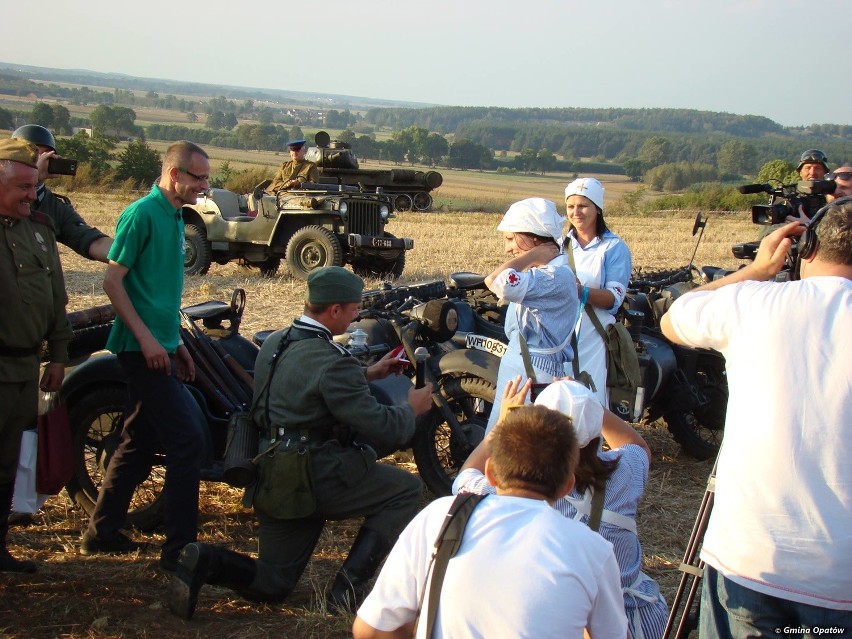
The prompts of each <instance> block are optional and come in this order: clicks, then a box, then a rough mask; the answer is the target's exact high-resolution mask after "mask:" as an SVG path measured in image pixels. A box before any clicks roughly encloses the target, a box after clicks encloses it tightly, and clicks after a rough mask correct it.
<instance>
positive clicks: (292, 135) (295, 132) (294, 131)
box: [287, 125, 305, 140]
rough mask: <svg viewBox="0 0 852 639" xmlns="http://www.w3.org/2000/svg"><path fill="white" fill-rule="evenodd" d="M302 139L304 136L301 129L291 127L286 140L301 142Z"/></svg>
mask: <svg viewBox="0 0 852 639" xmlns="http://www.w3.org/2000/svg"><path fill="white" fill-rule="evenodd" d="M304 137H305V134H304V133H303V132H302V128H301V127H298V126H295V125H294V126H291V127H290V130H289V131H288V133H287V139H288V140H301V139H302V138H304Z"/></svg>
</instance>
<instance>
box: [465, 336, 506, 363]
mask: <svg viewBox="0 0 852 639" xmlns="http://www.w3.org/2000/svg"><path fill="white" fill-rule="evenodd" d="M465 343H466V346H467V347H468V348H475V349H476V350H478V351H485V352H486V353H491V354H492V355H496V356H497V357H503V354H504V353H505V352H506V348H507V346H506V345H505V344H504V343H503V342H501V341H500V340H499V339H494V338H493V337H485V336H484V335H475V334H473V333H468V335H467V337H466V338H465Z"/></svg>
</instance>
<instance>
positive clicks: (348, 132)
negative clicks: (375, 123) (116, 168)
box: [337, 129, 355, 146]
mask: <svg viewBox="0 0 852 639" xmlns="http://www.w3.org/2000/svg"><path fill="white" fill-rule="evenodd" d="M337 140H338V141H339V142H344V143H346V144H348V145H350V146H351V145H352V144H353V143H354V142H355V131H353V130H352V129H345V130H343V131H341V132H340V135H338V136H337Z"/></svg>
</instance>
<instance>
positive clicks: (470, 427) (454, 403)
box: [411, 375, 497, 497]
mask: <svg viewBox="0 0 852 639" xmlns="http://www.w3.org/2000/svg"><path fill="white" fill-rule="evenodd" d="M438 387H439V390H440V392H441V394H442V395H443V396H444V398H445V399H446V400H447V401H448V402H449V404H450V407H451V408H452V409H453V412H454V413H455V414H456V416H457V418H458V420H459V423H460V424H461V426H462V429H463V430H464V432H465V434H466V435H467V441H460V438H456V437H454V436H453V433H452V432H451V430H450V427H449V426H448V425H447V422H446V421H444V418H443V417H442V415H441V411H440V410H439V409H438V408H437V407H436V406H433V407H432V410H430V411H429V412H428V413H426V414H425V415H421V416H420V418H418V421H417V429H416V430H415V432H414V438H413V439H412V442H411V449H412V451H413V452H414V461H415V463H416V464H417V470H418V471H419V472H420V477H421V478H422V479H423V483H425V484H426V487H427V488H428V489H429V490H430V491H432V493H433V494H434V495H435V496H437V497H443V496H445V495H449V494H450V493H451V490H452V486H453V480H454V479H455V477H456V475H458V472H459V469H460V468H461V467H462V464H464V462H465V460H466V459H467V458H468V456H469V455H470V453H471V452H472V451H473V449H474V448H476V446H477V445H478V444H479V442H481V441H482V440H483V438H484V437H485V427H486V425H487V424H488V416H489V415H490V414H491V407H492V405H493V404H494V396H495V394H496V392H497V389H496V387H495V386H494V384H492V383H491V382H489V381H487V380H484V379H482V378H480V377H475V376H472V375H466V376H464V377H451V376H444V377H441V378H439V379H438Z"/></svg>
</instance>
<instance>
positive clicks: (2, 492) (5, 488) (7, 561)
mask: <svg viewBox="0 0 852 639" xmlns="http://www.w3.org/2000/svg"><path fill="white" fill-rule="evenodd" d="M14 493H15V483H14V482H12V483H9V484H0V572H35V571H36V565H35V563H34V562H32V561H27V560H24V561H21V560H19V559H15V558H14V557H13V556H12V555H10V554H9V551H8V550H7V548H6V534H7V533H8V532H9V513H10V512H11V511H12V495H14Z"/></svg>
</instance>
